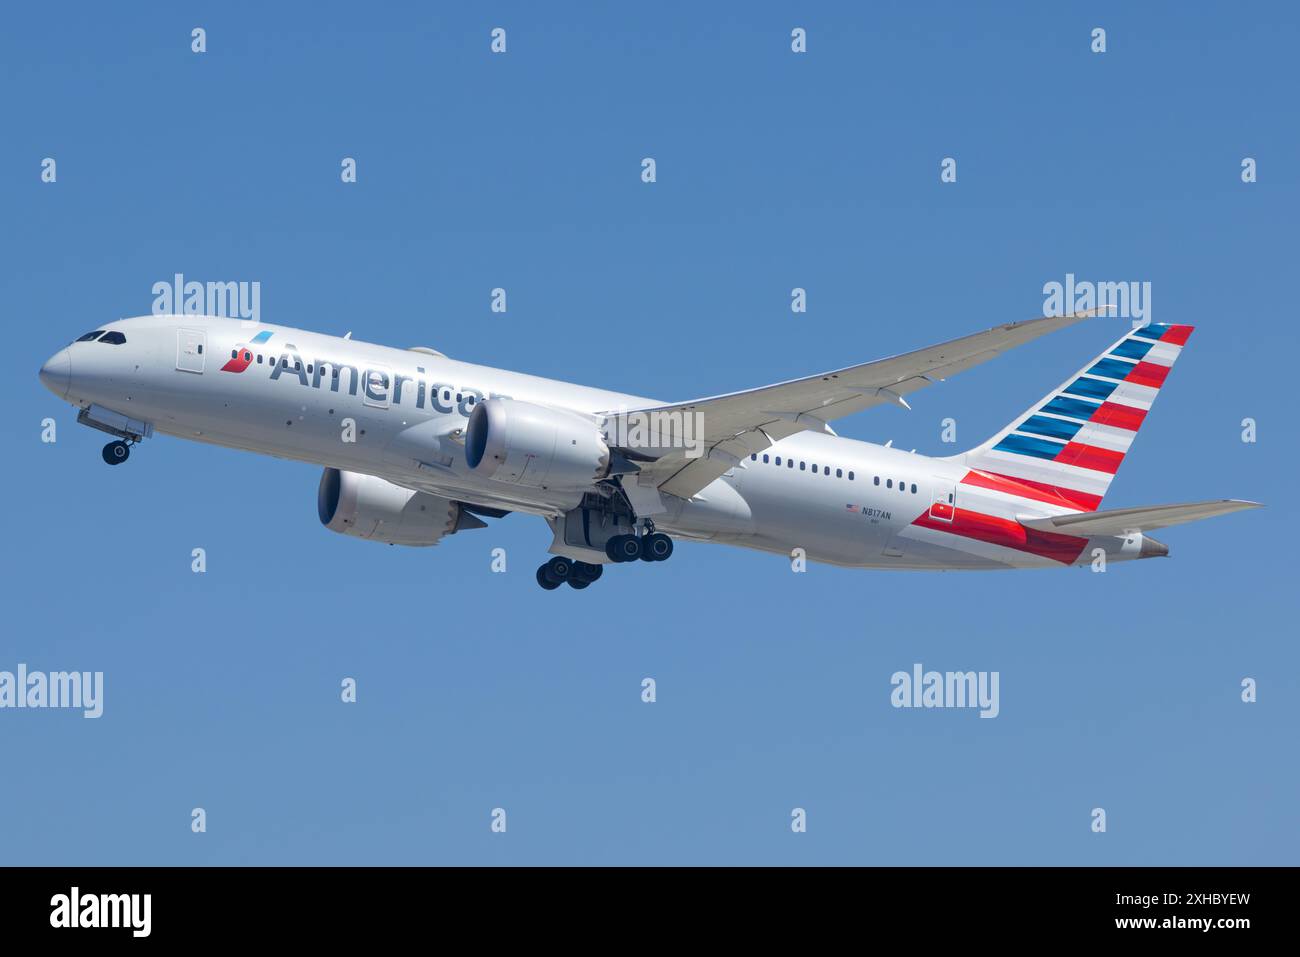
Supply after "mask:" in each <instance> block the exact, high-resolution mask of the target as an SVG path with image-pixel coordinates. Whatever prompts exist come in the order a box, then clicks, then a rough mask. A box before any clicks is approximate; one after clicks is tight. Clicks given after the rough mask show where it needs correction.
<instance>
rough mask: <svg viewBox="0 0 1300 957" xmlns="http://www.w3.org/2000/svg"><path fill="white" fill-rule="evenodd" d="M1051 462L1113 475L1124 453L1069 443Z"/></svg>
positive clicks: (1079, 443) (1078, 443)
mask: <svg viewBox="0 0 1300 957" xmlns="http://www.w3.org/2000/svg"><path fill="white" fill-rule="evenodd" d="M1052 461H1054V462H1059V463H1060V464H1061V465H1077V466H1078V467H1079V468H1081V469H1092V470H1093V471H1095V472H1109V473H1110V474H1111V475H1114V474H1115V473H1116V472H1118V471H1119V464H1120V463H1121V462H1123V461H1124V453H1123V452H1116V451H1114V450H1113V449H1102V448H1098V447H1097V446H1095V445H1084V444H1083V443H1081V442H1071V443H1069V444H1068V445H1066V447H1065V448H1063V449H1062V450H1061V451H1060V453H1058V454H1057V456H1056V458H1055V459H1053V460H1052Z"/></svg>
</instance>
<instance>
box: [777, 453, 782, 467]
mask: <svg viewBox="0 0 1300 957" xmlns="http://www.w3.org/2000/svg"><path fill="white" fill-rule="evenodd" d="M776 464H777V465H780V464H781V456H779V455H778V456H777V457H776Z"/></svg>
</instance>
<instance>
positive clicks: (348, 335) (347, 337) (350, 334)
mask: <svg viewBox="0 0 1300 957" xmlns="http://www.w3.org/2000/svg"><path fill="white" fill-rule="evenodd" d="M343 338H344V339H351V338H352V330H351V329H349V330H348V332H347V335H345V336H344V337H343Z"/></svg>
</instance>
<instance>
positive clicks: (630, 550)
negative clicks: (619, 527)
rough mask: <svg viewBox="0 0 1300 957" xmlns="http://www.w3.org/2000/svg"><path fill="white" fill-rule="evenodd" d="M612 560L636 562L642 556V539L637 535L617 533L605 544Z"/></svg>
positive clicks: (606, 551) (606, 552) (607, 553)
mask: <svg viewBox="0 0 1300 957" xmlns="http://www.w3.org/2000/svg"><path fill="white" fill-rule="evenodd" d="M605 554H606V555H608V556H609V560H610V561H611V562H634V561H636V560H637V559H638V558H640V557H641V539H639V538H637V537H636V536H635V535H615V536H614V537H613V538H611V539H610V540H609V541H608V542H607V543H606V544H605Z"/></svg>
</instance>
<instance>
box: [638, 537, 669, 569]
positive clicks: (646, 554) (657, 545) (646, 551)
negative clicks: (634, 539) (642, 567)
mask: <svg viewBox="0 0 1300 957" xmlns="http://www.w3.org/2000/svg"><path fill="white" fill-rule="evenodd" d="M672 553H673V540H672V539H671V538H669V537H668V536H667V535H665V534H664V533H663V532H655V533H654V534H653V535H647V536H646V537H645V538H643V539H641V559H642V560H643V561H647V562H663V561H667V560H668V558H669V557H670V556H671V555H672Z"/></svg>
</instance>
